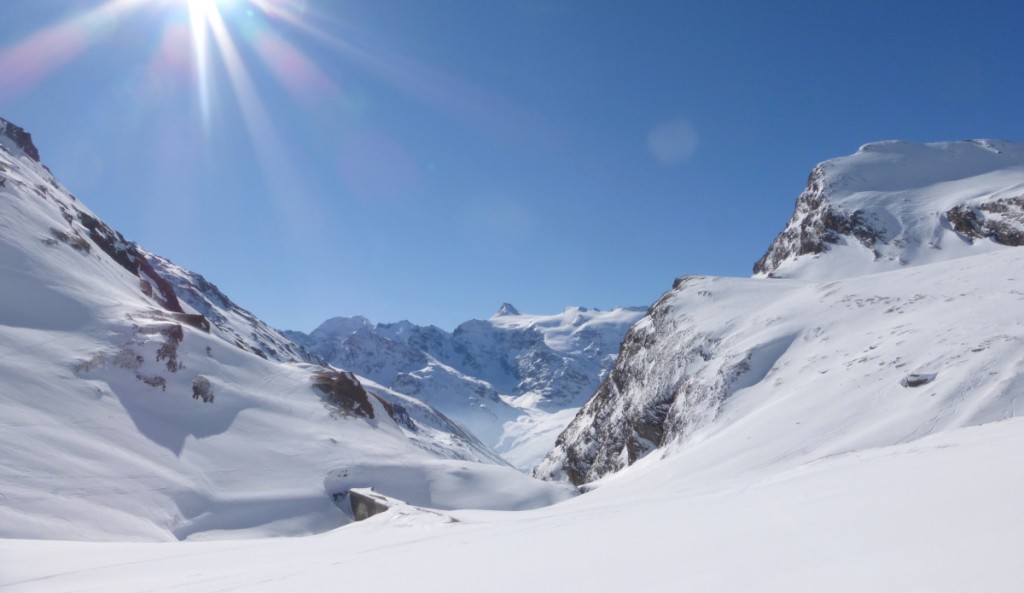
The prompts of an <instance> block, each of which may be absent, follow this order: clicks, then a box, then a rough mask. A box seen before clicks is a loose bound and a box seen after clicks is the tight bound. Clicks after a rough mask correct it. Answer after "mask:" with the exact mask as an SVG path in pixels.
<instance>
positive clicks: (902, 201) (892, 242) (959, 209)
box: [754, 140, 1024, 280]
mask: <svg viewBox="0 0 1024 593" xmlns="http://www.w3.org/2000/svg"><path fill="white" fill-rule="evenodd" d="M1022 188H1024V145H1021V144H1014V143H1012V142H1004V141H998V140H965V141H961V142H932V143H916V142H907V141H896V140H890V141H886V142H875V143H871V144H865V145H864V146H862V147H860V149H859V150H858V151H857V152H856V153H854V154H852V155H849V156H845V157H840V158H835V159H831V160H828V161H825V162H823V163H821V164H819V165H818V166H817V167H815V168H814V170H813V171H812V172H811V176H810V178H809V180H808V184H807V188H806V189H805V190H804V191H803V193H801V194H800V196H799V197H798V198H797V202H796V208H795V212H794V214H793V217H792V218H791V219H790V221H789V223H788V224H787V226H786V228H785V229H784V230H783V231H782V232H781V233H780V234H779V236H778V237H776V239H775V240H774V241H773V242H772V244H771V246H770V247H769V249H768V251H767V253H765V255H764V256H763V257H762V258H761V259H760V260H759V261H758V262H757V264H755V267H754V274H755V275H757V276H771V277H782V278H802V279H805V280H833V279H836V278H844V277H850V276H859V275H863V274H868V273H873V272H879V271H883V270H888V269H896V268H900V267H903V266H908V265H920V264H927V263H933V262H937V261H945V260H950V259H956V258H959V257H964V256H967V255H976V254H978V253H981V252H983V251H991V250H993V249H999V248H1001V247H1005V246H1018V245H1022V244H1024V190H1022Z"/></svg>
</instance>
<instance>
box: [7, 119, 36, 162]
mask: <svg viewBox="0 0 1024 593" xmlns="http://www.w3.org/2000/svg"><path fill="white" fill-rule="evenodd" d="M0 135H3V136H7V137H8V138H10V139H11V140H13V141H14V144H15V145H16V146H17V147H18V148H20V149H21V151H22V152H24V153H25V156H27V157H29V158H30V159H32V160H34V161H36V162H39V149H38V148H36V145H35V144H33V142H32V134H29V133H28V132H26V131H25V130H23V129H22V128H20V127H18V126H16V125H14V124H12V123H11V122H9V121H7V120H5V119H2V118H0Z"/></svg>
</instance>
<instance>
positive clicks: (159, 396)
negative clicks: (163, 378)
mask: <svg viewBox="0 0 1024 593" xmlns="http://www.w3.org/2000/svg"><path fill="white" fill-rule="evenodd" d="M109 385H110V388H111V390H112V391H113V393H114V395H116V396H117V398H118V400H119V401H120V402H121V406H122V407H123V408H124V410H125V411H126V412H128V416H129V417H130V418H131V420H132V422H133V423H134V424H135V427H136V428H138V430H139V432H140V433H142V435H143V436H145V437H146V438H148V439H149V440H151V441H153V442H154V443H156V444H157V445H160V446H161V447H163V448H165V449H167V450H169V451H170V452H171V453H174V455H175V456H178V457H180V456H181V452H182V450H183V449H184V448H185V441H186V440H187V439H188V437H190V436H191V437H193V438H194V439H204V438H208V437H212V436H216V435H218V434H221V433H224V432H226V431H227V430H228V429H230V428H231V425H232V424H234V422H235V419H236V418H237V417H238V414H239V413H240V412H241V411H242V410H244V409H246V408H250V407H252V405H248V404H246V402H245V400H244V399H243V398H242V397H240V396H239V395H238V394H237V393H233V392H232V391H230V390H229V389H228V388H226V387H222V386H221V385H219V384H217V383H214V384H213V390H214V392H215V393H216V396H217V397H216V399H215V400H214V401H213V402H210V403H205V402H204V401H203V400H202V399H201V398H200V399H193V396H192V389H191V387H190V383H186V382H184V381H177V380H175V381H174V382H172V383H168V384H167V386H166V390H163V389H161V388H160V387H149V386H147V385H143V384H142V383H139V382H137V381H134V379H128V380H123V381H111V382H109Z"/></svg>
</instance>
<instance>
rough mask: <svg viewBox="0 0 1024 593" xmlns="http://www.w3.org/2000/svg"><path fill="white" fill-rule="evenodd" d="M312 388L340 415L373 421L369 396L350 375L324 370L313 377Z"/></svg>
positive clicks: (354, 377)
mask: <svg viewBox="0 0 1024 593" xmlns="http://www.w3.org/2000/svg"><path fill="white" fill-rule="evenodd" d="M313 386H314V387H316V388H317V389H319V390H320V391H321V392H322V393H323V394H324V396H325V397H324V402H325V403H326V404H328V405H329V406H331V408H332V409H333V410H336V411H337V412H339V413H341V414H342V415H345V416H358V417H361V418H368V419H371V420H372V419H373V417H374V414H373V405H372V404H370V394H369V393H367V391H366V389H365V388H364V387H363V384H362V383H360V382H359V379H356V376H355V375H353V374H352V373H346V372H344V371H338V370H334V369H325V370H323V371H321V372H319V373H317V374H315V375H313Z"/></svg>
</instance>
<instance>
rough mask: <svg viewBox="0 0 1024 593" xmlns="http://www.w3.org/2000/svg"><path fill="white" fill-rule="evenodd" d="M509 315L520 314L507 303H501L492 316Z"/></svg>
mask: <svg viewBox="0 0 1024 593" xmlns="http://www.w3.org/2000/svg"><path fill="white" fill-rule="evenodd" d="M509 315H522V313H520V312H519V309H516V308H515V307H513V306H512V305H511V304H509V303H502V304H501V308H500V309H498V312H497V313H495V314H494V317H507V316H509Z"/></svg>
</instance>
